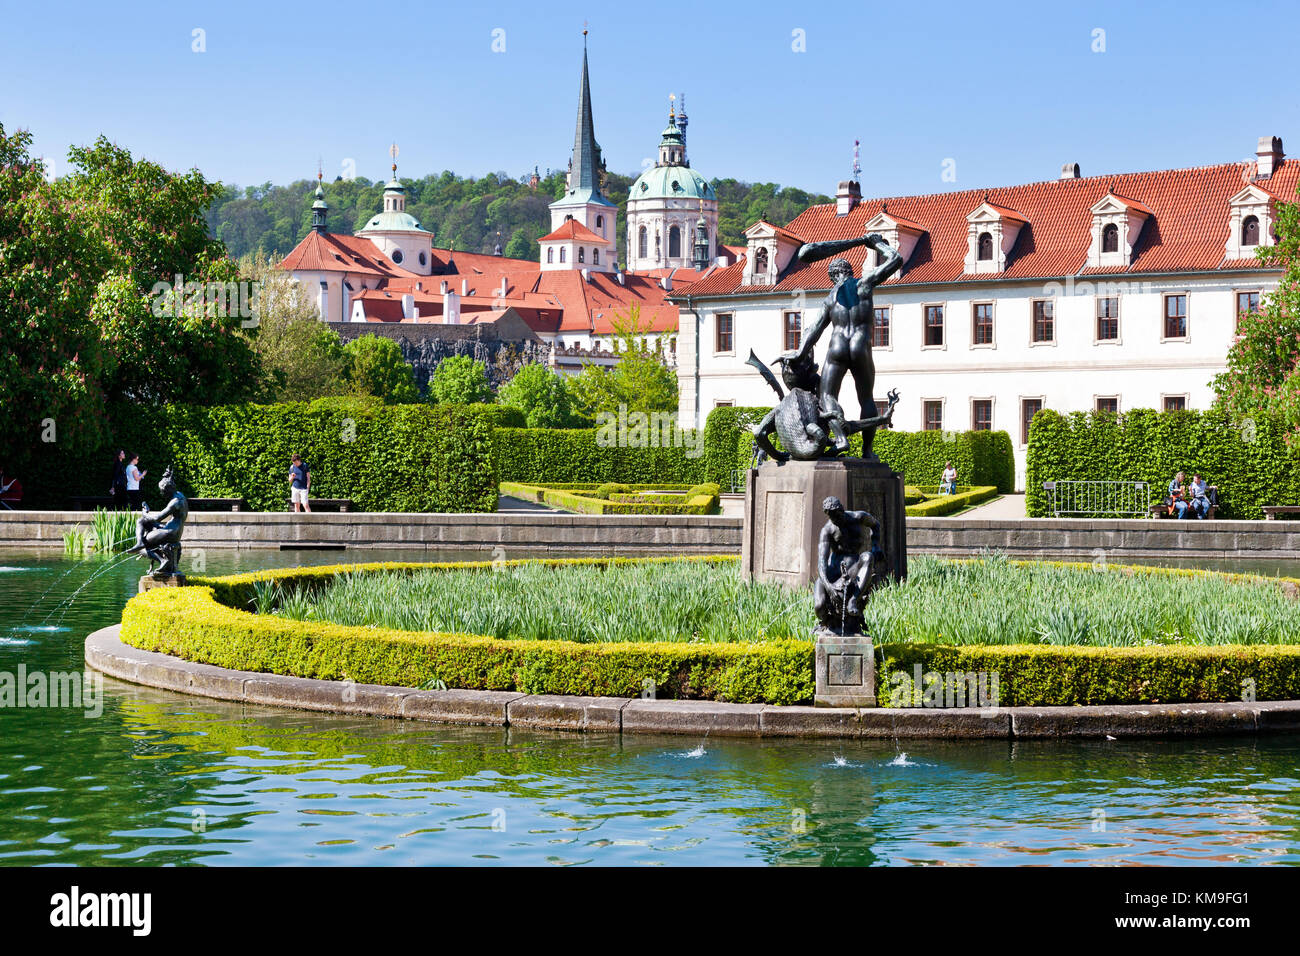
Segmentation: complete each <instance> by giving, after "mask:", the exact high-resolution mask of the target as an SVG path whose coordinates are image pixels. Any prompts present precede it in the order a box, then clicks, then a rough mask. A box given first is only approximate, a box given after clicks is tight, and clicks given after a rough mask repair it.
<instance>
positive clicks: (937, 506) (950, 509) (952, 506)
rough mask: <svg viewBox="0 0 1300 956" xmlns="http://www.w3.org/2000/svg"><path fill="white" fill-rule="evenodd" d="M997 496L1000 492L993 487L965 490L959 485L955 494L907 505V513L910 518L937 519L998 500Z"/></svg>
mask: <svg viewBox="0 0 1300 956" xmlns="http://www.w3.org/2000/svg"><path fill="white" fill-rule="evenodd" d="M997 494H998V490H997V489H996V488H994V487H993V486H992V485H984V486H982V487H977V488H963V487H962V486H960V485H959V486H958V488H957V492H956V493H955V494H951V495H935V496H934V497H932V498H928V499H926V500H925V501H921V502H919V503H917V504H911V505H907V506H906V511H907V515H908V517H912V518H925V517H930V518H937V517H941V516H943V515H950V514H953V513H954V512H957V511H961V510H962V509H963V508H969V507H970V506H971V505H977V504H979V503H980V502H982V501H988V500H989V499H990V498H996V497H997Z"/></svg>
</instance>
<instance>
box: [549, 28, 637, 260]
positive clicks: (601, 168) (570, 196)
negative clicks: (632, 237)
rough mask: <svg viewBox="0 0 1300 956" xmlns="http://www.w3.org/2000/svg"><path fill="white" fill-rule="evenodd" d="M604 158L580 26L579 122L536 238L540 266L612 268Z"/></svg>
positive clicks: (614, 212)
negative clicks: (561, 189)
mask: <svg viewBox="0 0 1300 956" xmlns="http://www.w3.org/2000/svg"><path fill="white" fill-rule="evenodd" d="M604 186H605V161H604V160H603V159H602V158H601V155H600V146H599V145H598V144H597V143H596V128H595V123H594V122H593V120H592V117H591V80H590V78H589V77H588V73H587V31H586V30H583V31H582V79H581V82H580V83H579V86H578V122H577V128H576V129H575V131H574V134H573V157H572V159H570V160H569V175H568V178H567V182H566V187H567V188H566V190H565V193H564V195H563V196H562V197H561V198H559V199H557V200H555V202H553V203H551V206H550V209H551V233H550V235H547V236H542V238H540V239H538V240H537V242H538V245H539V246H540V249H541V256H542V269H543V270H547V269H591V270H593V271H596V272H613V271H615V270H616V268H617V266H618V263H617V258H618V247H617V242H616V240H615V237H614V228H615V223H616V222H617V220H618V207H617V206H616V205H614V203H612V202H610V200H609V198H608V197H607V196H606V195H605V192H604Z"/></svg>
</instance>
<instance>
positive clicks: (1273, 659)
mask: <svg viewBox="0 0 1300 956" xmlns="http://www.w3.org/2000/svg"><path fill="white" fill-rule="evenodd" d="M677 561H709V562H713V563H719V564H729V563H734V562H735V561H736V558H735V556H731V555H728V556H712V557H702V558H578V559H554V560H549V561H547V562H545V563H547V564H550V565H552V566H560V565H572V564H600V565H605V566H612V565H622V564H632V563H646V562H677ZM520 563H523V562H517V561H512V562H505V564H506V565H514V564H520ZM490 567H493V564H492V563H490V562H456V563H444V564H419V563H375V564H362V565H334V566H326V567H311V568H282V569H272V570H266V571H258V572H251V573H247V574H238V575H229V576H225V577H218V578H192V579H191V586H190V587H186V588H155V589H153V590H151V591H148V592H146V593H144V594H141V595H137V596H136V597H134V598H132V599H131V600H130V601H129V602H128V603H127V605H126V609H125V611H124V613H123V615H122V628H121V639H122V641H123V642H125V643H126V644H129V645H131V646H133V647H138V648H141V649H144V650H151V651H158V652H161V653H165V654H171V655H173V656H176V657H181V658H184V659H186V660H192V661H198V662H202V663H208V664H214V665H217V666H220V667H227V668H231V669H235V670H247V671H260V672H269V673H277V674H287V675H292V676H298V677H313V678H320V679H325V680H343V679H350V680H354V681H357V682H360V683H373V684H383V685H395V686H402V687H420V686H423V685H425V684H427V683H429V682H431V681H439V680H441V681H443V682H444V683H445V684H446V685H447V686H448V687H452V688H464V689H472V690H513V691H519V692H521V693H537V694H540V693H548V694H572V695H590V696H614V697H629V696H638V695H640V693H641V692H642V690H643V689H644V687H645V686H646V685H645V681H646V680H647V679H649V680H651V681H653V682H654V685H655V687H656V693H657V695H658V696H660V697H665V698H681V699H704V700H720V701H733V702H737V703H761V702H766V703H771V704H800V703H809V702H811V700H812V697H813V690H814V688H813V643H812V642H811V641H796V640H783V641H765V642H753V643H734V644H692V643H685V642H682V643H678V642H656V643H650V642H646V643H639V642H638V643H623V644H579V643H576V642H570V641H525V640H498V639H495V638H491V637H486V636H483V635H475V634H437V633H413V632H406V631H397V630H392V629H385V628H374V627H349V626H344V625H339V624H331V623H328V622H314V621H312V622H304V621H297V620H289V619H285V618H280V617H276V616H274V615H259V614H253V613H249V612H248V611H245V610H241V609H242V608H247V607H250V606H253V605H254V604H255V602H256V600H257V591H258V588H259V586H262V585H265V584H277V585H280V586H281V587H284V588H292V589H302V588H307V589H312V588H320V587H324V586H326V585H328V584H329V583H330V582H331V581H333V579H334V578H335V577H336V576H338V575H339V574H343V573H348V574H364V573H372V572H380V571H388V572H392V571H398V572H401V571H406V572H414V571H422V570H429V569H438V568H483V569H487V568H490ZM1132 571H1133V573H1146V574H1162V573H1168V574H1213V573H1216V572H1207V571H1185V570H1178V569H1162V568H1133V569H1132ZM1224 577H1225V578H1238V577H1240V576H1239V575H1224ZM1283 585H1284V586H1290V587H1292V588H1294V587H1295V583H1294V582H1283ZM876 653H877V656H878V663H877V675H878V691H877V693H878V697H879V701H880V705H881V706H916V705H917V704H919V703H920V701H919V700H918V699H917V698H916V697H914V696H913V693H914V687H913V685H914V681H915V675H916V673H917V671H916V669H917V667H919V668H920V671H921V674H922V676H923V680H922V684H923V685H924V684H925V683H926V681H927V680H930V678H926V677H925V675H927V674H937V675H941V676H940V679H941V680H943V679H945V678H948V677H949V676H950V675H955V677H956V679H957V680H961V679H962V677H965V676H967V675H985V686H986V687H989V688H990V689H991V677H992V675H994V674H996V675H997V705H998V706H1003V707H1010V706H1061V705H1083V704H1144V703H1208V702H1212V701H1242V700H1295V699H1300V646H1297V645H1279V644H1253V645H1210V646H1186V647H1180V646H1164V645H1162V646H1156V647H1091V646H1054V645H1038V644H1035V645H1001V646H980V645H969V646H946V645H937V644H885V645H881V646H879V647H878V648H877V650H876ZM967 706H974V704H973V703H968V704H967Z"/></svg>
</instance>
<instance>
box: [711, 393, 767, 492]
mask: <svg viewBox="0 0 1300 956" xmlns="http://www.w3.org/2000/svg"><path fill="white" fill-rule="evenodd" d="M769 411H771V409H770V408H755V407H745V406H735V405H719V406H718V407H717V408H715V409H714V410H713V411H711V412H709V417H708V418H706V419H705V420H704V456H703V457H704V477H703V479H702V480H704V481H712V482H714V483H716V484H718V485H721V486H722V487H723V488H726V487H728V486H729V485H730V484H731V472H732V471H733V470H735V469H737V468H740V469H742V470H743V469H745V468H748V467H749V459H750V457H752V456H753V453H754V452H753V448H754V443H753V438H752V436H750V429H751V428H753V427H754V426H755V425H757V424H758V423H759V422H761V421H762V420H763V416H764V415H766V414H767V413H768V412H769ZM742 436H750V439H749V454H748V455H742V454H741V453H739V452H738V451H737V448H738V441H739V439H740V438H741V437H742Z"/></svg>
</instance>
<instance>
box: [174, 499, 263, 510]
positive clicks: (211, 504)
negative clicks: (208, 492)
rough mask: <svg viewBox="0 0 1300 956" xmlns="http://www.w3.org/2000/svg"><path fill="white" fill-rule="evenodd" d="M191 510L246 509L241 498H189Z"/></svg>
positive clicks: (244, 502) (245, 502)
mask: <svg viewBox="0 0 1300 956" xmlns="http://www.w3.org/2000/svg"><path fill="white" fill-rule="evenodd" d="M186 500H188V501H189V503H190V510H191V511H247V510H248V502H247V501H245V500H244V499H243V498H189V499H186Z"/></svg>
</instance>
